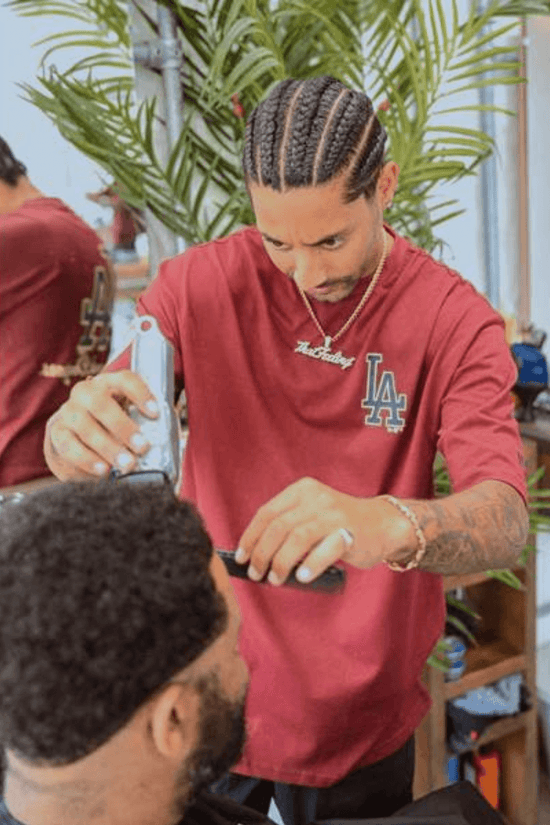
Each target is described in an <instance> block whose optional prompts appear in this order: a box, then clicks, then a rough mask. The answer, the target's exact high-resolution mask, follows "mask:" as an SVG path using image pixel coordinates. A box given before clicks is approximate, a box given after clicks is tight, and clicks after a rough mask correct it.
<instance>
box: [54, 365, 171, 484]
mask: <svg viewBox="0 0 550 825" xmlns="http://www.w3.org/2000/svg"><path fill="white" fill-rule="evenodd" d="M132 403H133V404H135V405H136V406H138V407H139V409H140V411H142V412H143V413H144V414H145V415H147V416H149V417H155V416H156V414H158V413H157V412H156V410H157V407H156V401H155V399H154V396H153V395H152V394H151V392H150V390H149V389H148V387H147V385H146V384H145V383H144V382H143V381H142V379H141V378H140V377H139V376H137V375H135V374H134V373H131V372H129V371H124V372H120V373H104V374H102V375H99V376H96V378H94V379H92V380H90V381H81V382H80V383H79V384H76V385H75V386H74V387H73V389H72V391H71V394H70V396H69V399H68V400H67V401H66V402H65V404H63V405H62V407H60V409H59V410H58V411H57V413H56V414H55V415H54V416H53V417H52V419H50V422H49V424H48V429H47V440H48V439H49V447H50V449H49V450H48V449H46V457H47V458H48V463H49V464H50V467H51V469H52V470H53V471H54V472H56V474H59V473H62V474H63V475H65V476H66V475H67V473H69V474H70V475H82V474H85V475H90V476H96V477H97V476H101V475H105V474H106V473H107V471H108V470H109V468H110V467H113V466H115V467H117V468H119V469H121V470H124V471H128V470H131V469H132V468H133V467H134V466H135V459H136V456H138V455H141V454H142V453H144V452H146V451H147V449H148V448H149V444H148V443H147V441H146V440H145V439H144V437H143V435H142V434H141V433H140V431H139V427H138V425H137V424H136V423H135V422H134V421H133V420H132V419H131V418H130V417H129V415H127V413H126V411H125V408H126V407H127V406H128V405H129V404H132ZM56 459H58V463H59V465H60V466H59V467H57V466H54V465H55V463H56ZM61 465H63V466H61ZM71 471H72V472H71Z"/></svg>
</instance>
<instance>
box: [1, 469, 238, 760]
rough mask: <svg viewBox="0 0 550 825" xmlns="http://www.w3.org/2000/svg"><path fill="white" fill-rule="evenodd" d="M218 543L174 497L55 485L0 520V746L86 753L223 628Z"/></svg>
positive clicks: (155, 488)
mask: <svg viewBox="0 0 550 825" xmlns="http://www.w3.org/2000/svg"><path fill="white" fill-rule="evenodd" d="M211 557H212V543H211V541H210V538H209V536H208V534H207V532H206V530H205V528H204V525H203V523H202V521H201V519H200V517H199V515H198V513H197V512H196V510H195V509H194V507H193V506H192V505H191V504H189V503H188V502H181V501H178V500H177V499H176V497H175V496H174V494H173V492H172V490H171V489H170V488H169V487H163V486H162V485H158V484H157V485H155V484H143V485H139V486H138V485H131V484H124V483H120V482H119V483H112V482H91V481H90V482H74V483H67V484H60V485H55V486H53V487H50V488H48V489H46V490H41V491H39V492H36V493H34V494H32V495H30V496H28V497H26V498H25V499H24V500H23V501H22V502H21V503H20V504H8V505H5V506H4V507H3V508H2V510H1V512H0V741H1V742H2V744H3V746H4V747H6V748H8V749H12V750H13V751H14V752H16V753H18V754H20V755H21V756H22V757H23V758H26V759H28V760H29V761H32V762H35V763H44V762H45V763H47V764H55V765H59V764H67V763H70V762H72V761H74V760H76V759H79V758H80V757H82V756H84V755H86V754H88V753H90V752H92V751H93V750H95V749H96V748H97V747H99V746H100V745H101V744H103V743H104V742H105V741H106V740H107V739H108V738H109V737H110V736H112V735H113V734H114V733H115V732H116V731H117V730H119V729H120V728H121V727H123V725H124V724H125V723H126V722H127V721H128V720H129V719H130V718H131V716H132V715H133V714H134V712H135V711H136V710H137V709H138V708H139V707H140V705H142V704H143V702H144V701H145V700H146V699H147V698H148V697H150V696H151V695H152V694H153V693H154V692H155V691H156V690H157V689H158V688H160V687H161V686H162V685H163V684H164V683H165V682H166V681H168V680H169V679H170V678H171V677H172V676H173V675H174V674H175V673H177V672H178V671H179V670H181V669H183V668H185V667H186V666H187V665H188V664H189V663H190V662H192V661H193V660H194V659H196V658H197V657H198V656H199V655H200V654H201V653H202V652H203V651H204V650H205V649H206V648H207V647H208V646H209V645H210V644H211V643H212V642H213V641H214V639H216V638H217V637H218V636H219V635H220V633H221V632H222V631H223V630H224V628H225V627H226V625H227V607H226V603H225V600H224V598H223V596H221V595H220V593H219V591H218V590H217V588H216V585H215V582H214V580H213V578H212V576H211V573H210V570H209V564H210V560H211Z"/></svg>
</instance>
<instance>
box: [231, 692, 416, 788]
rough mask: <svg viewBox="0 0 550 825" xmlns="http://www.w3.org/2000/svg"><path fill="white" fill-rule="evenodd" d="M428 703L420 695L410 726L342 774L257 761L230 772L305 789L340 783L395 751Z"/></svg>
mask: <svg viewBox="0 0 550 825" xmlns="http://www.w3.org/2000/svg"><path fill="white" fill-rule="evenodd" d="M431 704H432V702H431V699H430V698H429V696H424V697H422V701H421V702H420V703H419V704H418V706H417V708H416V710H415V712H414V713H411V714H410V716H411V717H412V718H413V719H414V720H415V721H414V724H413V725H410V724H409V725H407V726H406V727H405V728H401V729H400V730H399V733H397V734H396V735H395V736H394V737H392V738H391V739H389V740H388V741H387V742H386V743H385V744H384V747H383V748H379V749H378V750H374V751H372V753H369V755H368V758H366V757H365V758H360V759H359V761H358V762H354V763H352V764H351V765H349V766H348V767H347V769H346V770H345V772H344V773H338V772H336V773H331V774H330V775H329V774H321V773H319V772H315V773H312V772H310V771H285V770H284V769H281V767H280V766H278V767H277V768H274V767H273V765H267V764H261V763H259V762H257V761H254V763H253V764H252V763H251V762H248V763H247V764H238V765H237V766H236V767H235V769H234V770H233V771H232V773H236V774H239V775H241V776H253V777H259V778H261V779H267V780H269V781H270V782H283V783H284V784H287V785H301V786H305V787H309V788H328V787H330V786H331V785H335V784H337V783H338V782H341V781H342V780H343V779H345V777H346V776H349V774H351V773H353V772H354V771H356V770H359V769H360V768H366V767H368V766H369V765H373V764H375V763H376V762H380V761H381V760H382V759H385V758H386V757H388V756H391V755H392V754H393V753H395V752H396V751H398V750H399V748H402V747H403V745H404V744H405V743H406V742H407V741H408V739H409V738H410V737H411V736H412V734H413V733H414V732H415V730H416V729H417V727H418V726H419V725H420V722H421V721H422V719H423V718H424V716H425V715H426V713H427V712H428V711H429V709H430V707H431Z"/></svg>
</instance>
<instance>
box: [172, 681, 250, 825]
mask: <svg viewBox="0 0 550 825" xmlns="http://www.w3.org/2000/svg"><path fill="white" fill-rule="evenodd" d="M197 690H198V691H199V693H200V696H201V703H200V710H199V713H200V720H199V741H198V744H197V747H196V748H195V750H194V751H193V753H192V754H191V755H190V756H189V759H188V760H187V761H186V763H185V764H184V765H183V767H182V769H181V771H180V772H179V774H178V776H177V778H176V798H175V800H174V804H175V811H176V813H177V816H179V817H182V816H183V815H184V813H185V810H186V809H187V808H188V806H189V805H190V804H191V802H192V801H193V799H194V798H195V797H196V796H197V794H198V793H199V792H200V791H201V790H203V789H204V788H207V787H208V786H209V785H211V784H212V782H215V781H216V779H219V778H220V777H221V776H223V774H224V773H226V772H227V771H228V770H229V768H231V767H232V766H233V765H234V764H235V762H237V760H238V759H239V757H240V756H241V754H242V751H243V747H244V743H245V738H246V732H245V721H244V705H245V698H244V697H242V698H241V699H238V700H237V701H234V702H231V701H230V700H229V699H227V697H226V696H225V694H224V692H223V690H222V689H221V686H220V683H219V680H218V677H217V676H216V675H215V674H211V675H210V676H208V677H205V678H204V679H202V680H201V681H200V682H199V683H198V684H197Z"/></svg>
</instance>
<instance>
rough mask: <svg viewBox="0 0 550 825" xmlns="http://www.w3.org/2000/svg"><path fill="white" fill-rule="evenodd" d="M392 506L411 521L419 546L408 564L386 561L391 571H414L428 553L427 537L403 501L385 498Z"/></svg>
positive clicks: (389, 497)
mask: <svg viewBox="0 0 550 825" xmlns="http://www.w3.org/2000/svg"><path fill="white" fill-rule="evenodd" d="M383 498H385V499H386V500H387V501H389V502H390V504H393V506H394V507H397V509H398V510H399V511H400V512H401V513H403V515H404V516H406V517H407V518H408V519H409V521H410V522H411V524H412V526H413V527H414V532H415V535H416V538H417V539H418V545H417V548H416V553H415V556H414V558H413V559H411V560H410V561H409V562H407V563H406V564H401V562H397V561H386V564H387V565H388V567H389V568H390V570H396V571H397V572H399V573H404V572H405V571H406V570H412V569H413V568H414V567H418V565H419V564H420V562H421V560H422V559H423V557H424V555H425V553H426V536H425V535H424V533H423V532H422V528H421V527H420V525H419V523H418V519H417V518H416V516H415V514H414V513H413V511H412V510H410V509H409V508H408V507H407V505H406V504H403V502H402V501H399V500H398V499H396V498H394V497H393V496H383Z"/></svg>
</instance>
